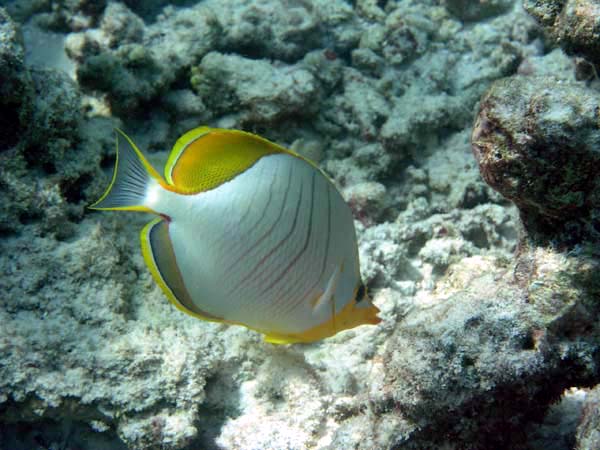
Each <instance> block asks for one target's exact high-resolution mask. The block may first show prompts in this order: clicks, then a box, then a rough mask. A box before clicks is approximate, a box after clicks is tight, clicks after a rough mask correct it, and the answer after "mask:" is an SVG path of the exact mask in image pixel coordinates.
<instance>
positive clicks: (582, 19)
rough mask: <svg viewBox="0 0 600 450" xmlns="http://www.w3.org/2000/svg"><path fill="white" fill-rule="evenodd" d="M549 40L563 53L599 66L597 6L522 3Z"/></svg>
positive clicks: (580, 0) (586, 1)
mask: <svg viewBox="0 0 600 450" xmlns="http://www.w3.org/2000/svg"><path fill="white" fill-rule="evenodd" d="M524 5H525V8H526V10H527V11H528V12H529V13H530V14H531V15H532V16H533V17H535V18H536V19H537V20H538V21H539V22H540V24H541V25H542V26H543V27H544V30H545V31H546V33H547V34H548V36H549V37H550V38H551V39H552V41H553V42H554V43H555V44H557V45H559V46H560V47H562V48H563V49H564V50H565V51H566V52H567V53H569V54H574V55H579V56H583V57H584V58H586V59H588V60H589V61H590V62H592V63H593V64H596V65H598V64H600V27H599V26H598V23H599V20H600V5H599V4H598V2H597V1H595V0H525V1H524Z"/></svg>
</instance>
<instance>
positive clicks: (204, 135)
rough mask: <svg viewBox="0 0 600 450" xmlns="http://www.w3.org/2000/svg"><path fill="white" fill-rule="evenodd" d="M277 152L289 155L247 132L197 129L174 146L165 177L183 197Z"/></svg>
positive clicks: (242, 170) (223, 181)
mask: <svg viewBox="0 0 600 450" xmlns="http://www.w3.org/2000/svg"><path fill="white" fill-rule="evenodd" d="M281 152H286V153H289V152H288V151H287V150H286V149H284V148H283V147H279V146H278V145H276V144H273V143H272V142H269V141H267V140H266V139H263V138H261V137H258V136H255V135H253V134H250V133H246V132H243V131H238V130H223V129H218V128H207V127H201V128H197V129H195V130H192V131H190V132H188V133H186V134H184V135H183V136H182V137H181V138H179V140H178V141H177V142H176V143H175V146H174V147H173V150H172V152H171V155H170V156H169V160H168V162H167V165H166V167H165V178H166V179H167V182H168V183H169V184H171V185H173V186H174V187H175V188H176V189H177V191H178V192H181V193H183V194H193V193H197V192H203V191H207V190H210V189H214V188H216V187H218V186H220V185H221V184H223V183H225V182H226V181H229V180H231V179H232V178H234V177H235V176H236V175H239V174H240V173H242V172H244V171H245V170H247V169H248V168H249V167H251V166H252V165H253V164H254V163H256V161H258V160H259V159H260V158H261V157H263V156H266V155H269V154H272V153H281Z"/></svg>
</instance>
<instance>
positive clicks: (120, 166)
mask: <svg viewBox="0 0 600 450" xmlns="http://www.w3.org/2000/svg"><path fill="white" fill-rule="evenodd" d="M116 131H117V132H118V134H117V136H116V145H117V159H116V161H115V171H114V173H113V178H112V181H111V183H110V185H109V186H108V189H106V192H105V193H104V195H103V196H102V197H100V200H98V201H97V202H96V203H94V204H93V205H90V206H89V208H90V209H112V210H128V211H146V212H152V210H151V209H150V208H148V207H147V206H145V204H144V203H145V198H146V191H147V189H148V186H149V185H150V184H153V183H159V184H162V183H161V181H162V180H161V177H160V175H159V174H158V172H156V170H154V168H153V167H152V166H151V165H150V163H149V162H148V160H147V159H146V158H145V157H144V155H143V154H142V152H141V151H140V149H138V148H137V147H136V145H135V144H134V143H133V141H132V140H131V139H130V138H129V136H127V135H126V134H125V133H124V132H123V131H121V130H119V129H118V128H117V129H116ZM119 134H120V135H121V136H123V137H124V138H125V141H126V144H125V145H123V146H122V148H119Z"/></svg>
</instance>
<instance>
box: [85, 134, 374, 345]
mask: <svg viewBox="0 0 600 450" xmlns="http://www.w3.org/2000/svg"><path fill="white" fill-rule="evenodd" d="M125 137H126V136H125ZM126 140H127V142H128V143H129V146H126V148H125V149H124V150H123V151H122V152H120V153H119V156H118V160H117V168H116V170H115V176H114V177H113V183H112V184H111V186H110V187H109V190H108V191H107V193H106V194H105V195H104V196H103V197H102V198H101V199H100V200H99V201H98V202H97V203H96V204H95V205H93V206H92V207H93V208H96V209H133V210H143V211H149V212H154V213H157V214H159V215H160V216H159V217H158V218H157V219H155V220H153V221H152V222H150V223H149V224H148V225H147V226H146V227H144V229H143V230H142V233H141V240H142V251H143V254H144V259H145V261H146V263H147V264H148V266H149V268H150V270H151V272H152V275H153V277H154V278H155V280H156V281H157V282H158V284H159V285H160V286H161V288H162V289H163V291H164V292H165V294H166V295H167V297H168V298H169V299H170V300H171V301H172V302H173V303H174V304H175V305H176V306H177V307H179V308H180V309H182V310H184V311H185V312H187V313H189V314H192V315H194V316H196V317H199V318H202V319H206V320H213V321H220V322H226V323H233V324H241V325H245V326H247V327H249V328H251V329H254V330H257V331H260V332H262V333H264V334H265V335H266V339H267V340H268V341H270V342H278V343H289V342H310V341H314V340H318V339H321V338H324V337H327V336H331V335H333V334H335V333H336V332H338V331H341V330H343V329H347V328H352V327H354V326H357V325H361V324H366V323H371V324H374V323H378V322H379V319H378V318H377V316H376V314H377V312H378V310H377V308H376V307H375V306H374V305H373V304H372V303H371V301H370V300H369V299H368V297H367V296H366V293H365V289H364V285H363V284H362V282H361V278H360V270H359V261H358V252H357V245H356V235H355V230H354V222H353V217H352V213H351V210H350V208H349V207H348V205H347V204H346V203H345V202H344V200H343V198H342V197H341V195H340V193H339V192H338V191H337V189H336V188H335V186H334V185H333V184H332V182H331V181H330V180H329V179H328V178H327V177H326V176H325V175H324V174H323V173H322V172H321V171H320V170H319V169H318V168H316V166H314V165H313V164H312V163H310V162H309V161H307V160H305V159H303V158H302V157H300V156H298V155H296V154H294V153H293V152H290V151H289V150H286V149H284V148H282V147H279V146H276V145H275V144H272V143H270V142H269V141H266V140H264V139H262V138H259V137H258V136H254V135H252V134H249V133H244V132H241V131H235V130H220V129H211V128H199V129H195V130H192V131H190V132H188V133H186V135H184V136H183V137H182V138H180V139H179V140H178V142H177V143H176V145H175V147H174V149H173V152H172V154H171V156H170V158H169V162H168V163H167V166H166V168H165V178H166V180H167V181H166V182H165V181H164V180H162V179H161V178H160V177H159V176H158V174H157V173H156V171H154V170H153V169H152V168H151V166H150V165H149V164H148V163H147V161H146V160H145V159H144V157H143V155H142V154H141V152H140V151H139V150H138V149H137V148H136V147H135V145H134V144H133V142H132V141H131V140H130V139H129V138H127V137H126Z"/></svg>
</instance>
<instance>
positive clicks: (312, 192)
mask: <svg viewBox="0 0 600 450" xmlns="http://www.w3.org/2000/svg"><path fill="white" fill-rule="evenodd" d="M315 175H316V174H315V172H313V173H312V179H311V187H310V215H309V218H308V230H307V231H306V238H305V239H304V245H303V246H302V249H301V250H300V252H299V253H298V254H296V256H294V258H292V260H291V261H290V262H289V264H288V265H287V266H286V267H285V268H284V269H283V270H282V271H281V272H280V273H279V274H278V275H277V276H276V277H274V279H273V281H271V283H270V284H269V285H267V287H266V288H264V289H263V290H262V291H261V293H260V295H261V296H263V295H265V294H266V293H267V292H269V291H270V290H271V289H273V287H274V286H275V285H277V284H278V283H279V282H280V281H281V280H282V279H283V278H284V277H285V276H286V275H287V274H288V272H289V271H290V270H291V269H292V268H293V267H294V266H295V265H296V263H297V262H298V260H299V259H300V257H301V256H302V255H303V254H304V252H305V251H306V249H307V247H308V243H309V242H310V236H311V232H312V221H313V206H314V201H315ZM300 198H302V191H301V193H300ZM297 213H298V210H297V209H296V217H295V218H294V228H295V225H296V219H297ZM292 231H293V230H292ZM290 235H291V233H290ZM290 235H288V236H286V240H287V239H289V236H290Z"/></svg>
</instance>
